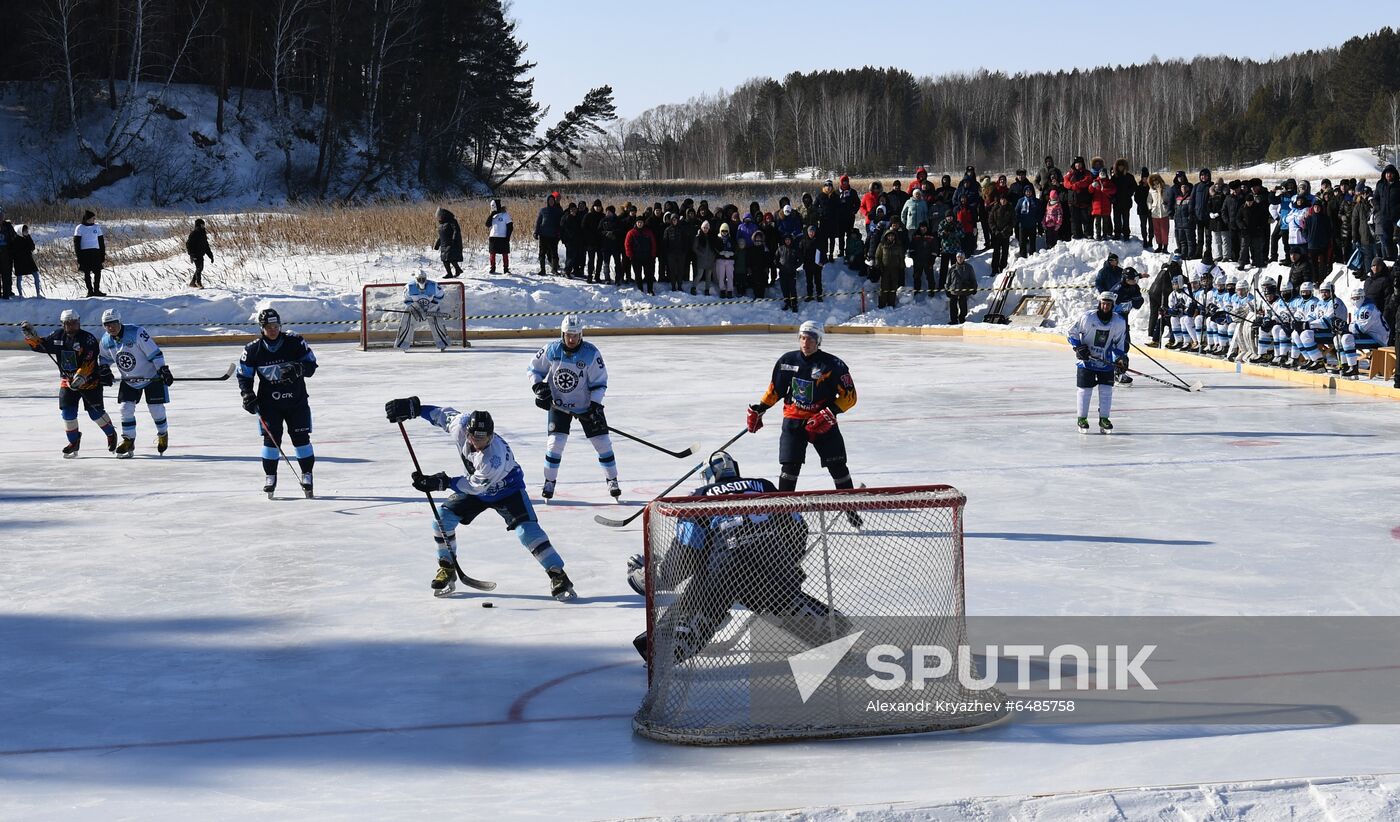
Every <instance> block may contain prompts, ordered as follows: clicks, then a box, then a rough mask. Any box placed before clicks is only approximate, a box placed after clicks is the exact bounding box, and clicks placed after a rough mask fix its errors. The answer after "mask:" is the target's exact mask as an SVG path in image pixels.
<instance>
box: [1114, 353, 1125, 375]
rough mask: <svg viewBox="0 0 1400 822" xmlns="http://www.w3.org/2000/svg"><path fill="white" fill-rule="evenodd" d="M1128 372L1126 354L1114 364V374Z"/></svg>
mask: <svg viewBox="0 0 1400 822" xmlns="http://www.w3.org/2000/svg"><path fill="white" fill-rule="evenodd" d="M1127 370H1128V356H1127V355H1126V354H1125V355H1123V356H1121V357H1119V358H1118V359H1117V360H1116V361H1114V363H1113V373H1115V374H1123V373H1124V372H1126V371H1127Z"/></svg>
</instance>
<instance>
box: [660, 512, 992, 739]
mask: <svg viewBox="0 0 1400 822" xmlns="http://www.w3.org/2000/svg"><path fill="white" fill-rule="evenodd" d="M965 503H966V497H964V496H963V494H962V492H960V491H958V490H957V489H956V488H952V487H951V486H947V485H931V486H917V487H905V488H856V489H849V490H836V491H802V492H786V493H781V492H780V493H772V494H744V495H735V496H725V497H680V498H670V497H668V498H663V499H659V500H656V501H654V502H652V503H651V504H650V505H649V506H648V507H647V509H646V512H645V514H644V517H645V519H644V527H643V531H644V534H645V536H644V540H645V560H646V591H647V598H646V599H647V632H648V635H649V636H650V637H651V641H650V643H649V644H648V645H647V646H646V648H647V651H646V652H647V655H648V673H649V687H648V690H647V694H646V697H645V698H644V699H643V701H642V704H641V707H640V708H639V709H638V711H637V714H636V716H635V717H634V718H633V728H634V730H636V732H637V733H639V734H641V735H643V736H647V737H651V738H653V739H658V740H662V741H667V742H683V743H688V744H698V745H724V744H735V743H750V742H765V741H773V740H792V739H823V738H835V737H849V736H873V735H882V734H896V733H923V732H930V731H949V730H961V729H967V728H972V727H976V726H979V725H985V724H988V723H991V722H995V721H997V720H999V719H1001V718H1003V717H1004V716H1005V709H1004V706H1002V705H1001V704H996V705H992V704H991V703H993V702H995V703H1000V702H1001V701H1002V699H1003V697H1002V695H1001V694H1000V693H999V692H997V691H996V690H995V689H987V690H979V691H971V690H969V689H968V688H966V687H964V686H963V684H962V680H961V679H960V678H959V677H958V676H957V670H956V667H957V666H956V665H954V670H953V672H952V673H951V674H950V675H948V676H942V677H939V678H936V679H930V680H928V681H925V682H924V683H923V684H922V687H921V689H920V690H918V691H917V692H915V691H912V690H909V689H901V690H899V691H894V690H887V691H881V690H877V689H876V688H874V687H872V685H871V684H870V682H871V680H870V679H869V677H870V676H871V674H872V668H871V667H870V666H869V665H868V664H867V657H866V652H867V651H868V650H870V649H872V648H874V647H875V646H886V645H888V646H894V647H897V648H900V649H903V652H904V656H903V658H902V661H901V662H899V663H898V664H899V665H901V666H903V668H904V669H905V671H906V672H908V671H909V669H910V666H911V664H912V663H911V658H912V655H913V651H912V649H913V648H914V647H916V646H921V645H924V646H926V645H939V646H942V647H945V648H951V649H956V648H959V647H964V646H966V645H967V636H966V630H967V626H966V617H965V610H964V597H963V590H964V589H963V539H962V511H963V506H964V504H965ZM857 523H858V524H857ZM813 671H815V674H814V673H813ZM875 699H879V700H882V701H889V702H897V701H898V700H901V699H912V700H919V701H922V702H923V703H926V704H923V705H918V706H915V705H913V704H911V706H910V707H907V708H903V709H901V708H898V707H896V708H893V709H886V708H885V707H884V706H882V707H881V708H880V709H878V710H873V711H872V710H871V709H870V707H869V706H870V705H871V704H872V700H875ZM943 703H946V704H947V707H939V706H940V705H941V704H943ZM969 706H972V707H969Z"/></svg>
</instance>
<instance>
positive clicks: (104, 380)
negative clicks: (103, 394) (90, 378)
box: [97, 365, 116, 386]
mask: <svg viewBox="0 0 1400 822" xmlns="http://www.w3.org/2000/svg"><path fill="white" fill-rule="evenodd" d="M114 382H116V379H115V378H113V377H112V367H111V366H108V365H99V366H98V367H97V383H98V385H103V386H107V385H111V384H112V383H114Z"/></svg>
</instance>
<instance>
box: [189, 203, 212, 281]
mask: <svg viewBox="0 0 1400 822" xmlns="http://www.w3.org/2000/svg"><path fill="white" fill-rule="evenodd" d="M185 253H186V254H188V255H190V262H192V263H194V276H193V277H191V278H190V288H203V287H204V258H205V257H208V258H209V262H211V263H212V262H214V251H213V249H211V248H210V247H209V232H207V231H205V230H204V221H203V220H195V221H194V230H193V231H191V232H190V236H189V237H186V238H185Z"/></svg>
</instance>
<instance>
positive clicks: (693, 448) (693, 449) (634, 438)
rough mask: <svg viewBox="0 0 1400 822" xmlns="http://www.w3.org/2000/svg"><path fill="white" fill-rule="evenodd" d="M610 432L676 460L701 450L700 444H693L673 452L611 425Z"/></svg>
mask: <svg viewBox="0 0 1400 822" xmlns="http://www.w3.org/2000/svg"><path fill="white" fill-rule="evenodd" d="M608 430H609V431H611V432H613V433H614V434H620V435H622V436H624V437H626V438H627V439H629V440H632V441H633V442H640V443H641V444H642V445H645V446H646V447H648V448H655V449H656V450H657V451H660V452H661V453H663V454H669V455H670V456H673V457H675V458H676V459H684V458H685V457H688V456H690V455H691V454H694V453H695V452H696V451H698V450H700V443H698V442H693V443H691V444H690V445H687V446H686V447H685V450H684V451H672V450H671V449H669V448H662V447H661V446H659V445H657V444H656V443H654V442H647V441H646V440H644V439H642V438H641V437H638V436H634V435H632V434H629V433H627V432H626V431H620V430H618V429H616V428H613V427H612V426H611V425H609V426H608Z"/></svg>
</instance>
